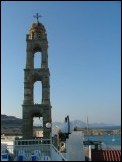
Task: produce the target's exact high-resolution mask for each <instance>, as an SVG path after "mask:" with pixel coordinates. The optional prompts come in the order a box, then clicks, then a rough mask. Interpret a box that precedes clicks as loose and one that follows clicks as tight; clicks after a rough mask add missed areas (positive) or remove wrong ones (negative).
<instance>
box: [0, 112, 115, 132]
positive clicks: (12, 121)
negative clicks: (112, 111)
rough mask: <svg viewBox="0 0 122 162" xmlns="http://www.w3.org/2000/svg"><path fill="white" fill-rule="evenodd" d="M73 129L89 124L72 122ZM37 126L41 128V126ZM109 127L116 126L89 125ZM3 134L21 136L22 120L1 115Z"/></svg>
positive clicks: (59, 123)
mask: <svg viewBox="0 0 122 162" xmlns="http://www.w3.org/2000/svg"><path fill="white" fill-rule="evenodd" d="M62 124H63V122H53V123H52V126H53V128H56V127H57V126H58V128H59V129H60V127H61V126H62ZM70 124H71V127H72V128H75V127H77V128H86V127H87V123H85V122H83V121H81V120H73V121H70ZM37 126H39V127H40V125H39V124H37ZM108 126H109V127H110V126H112V127H113V126H114V125H110V124H109V125H108V124H104V123H94V124H89V128H90V129H96V128H103V127H104V129H105V127H106V128H107V129H108ZM1 134H9V135H13V134H14V135H15V134H17V135H21V134H22V119H20V118H17V117H15V116H7V115H1Z"/></svg>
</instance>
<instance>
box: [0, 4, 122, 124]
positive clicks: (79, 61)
mask: <svg viewBox="0 0 122 162" xmlns="http://www.w3.org/2000/svg"><path fill="white" fill-rule="evenodd" d="M1 9H2V12H1V18H2V20H1V23H2V25H1V28H2V29H1V33H2V37H1V40H2V43H1V45H2V47H1V53H2V56H1V60H2V61H1V69H2V70H1V100H2V103H1V107H2V109H1V113H2V114H6V115H14V116H16V117H20V118H22V106H21V105H22V103H23V98H24V83H23V82H24V71H23V69H24V68H25V63H26V34H27V33H28V31H29V29H30V27H31V24H32V23H33V22H34V21H36V20H34V18H33V15H34V14H35V13H37V12H38V13H39V14H41V15H42V17H41V19H40V22H41V23H43V25H44V26H45V28H46V31H47V38H48V44H49V49H48V62H49V68H50V74H51V75H50V98H51V105H52V120H53V121H64V118H65V117H66V116H67V115H69V117H70V120H75V119H77V120H83V121H86V116H88V117H89V122H90V123H107V124H120V121H121V61H120V60H121V4H120V2H116V1H110V2H106V1H105V2H104V1H103V2H101V1H98V2H95V1H93V2H85V1H84V2H82V1H81V2H75V1H73V2H72V1H71V2H58V1H57V2H54V1H52V2H44V1H43V2H41V1H40V2H39V1H29V2H27V1H25V2H24V1H23V2H22V1H19V2H16V1H10V2H9V1H6V2H4V1H2V3H1ZM39 59H41V55H39V54H37V55H36V56H35V64H38V61H39ZM34 87H35V89H34V90H35V91H34V92H35V93H34V94H35V98H34V100H37V102H39V101H41V99H40V98H41V84H38V83H36V84H35V86H34Z"/></svg>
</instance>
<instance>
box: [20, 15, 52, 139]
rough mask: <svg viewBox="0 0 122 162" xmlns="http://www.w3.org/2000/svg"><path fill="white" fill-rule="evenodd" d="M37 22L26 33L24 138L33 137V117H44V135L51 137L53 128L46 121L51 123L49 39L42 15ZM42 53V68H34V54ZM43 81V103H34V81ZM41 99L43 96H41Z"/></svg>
mask: <svg viewBox="0 0 122 162" xmlns="http://www.w3.org/2000/svg"><path fill="white" fill-rule="evenodd" d="M35 17H36V18H37V22H36V23H33V24H32V26H31V28H30V30H29V32H28V34H27V35H26V42H27V48H26V67H25V69H24V102H23V105H22V107H23V138H26V139H28V138H32V137H33V118H34V117H39V118H40V117H42V118H43V137H44V138H49V137H50V133H51V128H47V127H46V123H51V104H50V80H49V77H50V72H49V68H48V41H47V34H46V30H45V27H44V25H43V24H42V23H40V22H39V21H38V18H39V17H40V16H39V15H38V14H36V16H35ZM36 52H40V53H41V57H42V59H41V60H42V61H41V60H40V63H41V64H40V68H34V55H35V53H36ZM36 81H40V82H41V83H42V92H40V96H41V93H42V101H41V104H35V103H34V83H35V82H36ZM40 100H41V98H40Z"/></svg>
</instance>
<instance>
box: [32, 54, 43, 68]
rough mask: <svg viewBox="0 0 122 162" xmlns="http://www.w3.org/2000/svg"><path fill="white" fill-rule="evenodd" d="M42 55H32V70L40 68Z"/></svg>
mask: <svg viewBox="0 0 122 162" xmlns="http://www.w3.org/2000/svg"><path fill="white" fill-rule="evenodd" d="M41 64H42V54H41V52H36V53H34V68H41Z"/></svg>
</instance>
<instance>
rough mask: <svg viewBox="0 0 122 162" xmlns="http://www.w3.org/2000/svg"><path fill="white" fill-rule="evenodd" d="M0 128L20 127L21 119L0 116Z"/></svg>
mask: <svg viewBox="0 0 122 162" xmlns="http://www.w3.org/2000/svg"><path fill="white" fill-rule="evenodd" d="M1 126H2V127H4V126H5V127H21V126H22V119H19V118H16V117H15V116H7V115H1Z"/></svg>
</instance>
